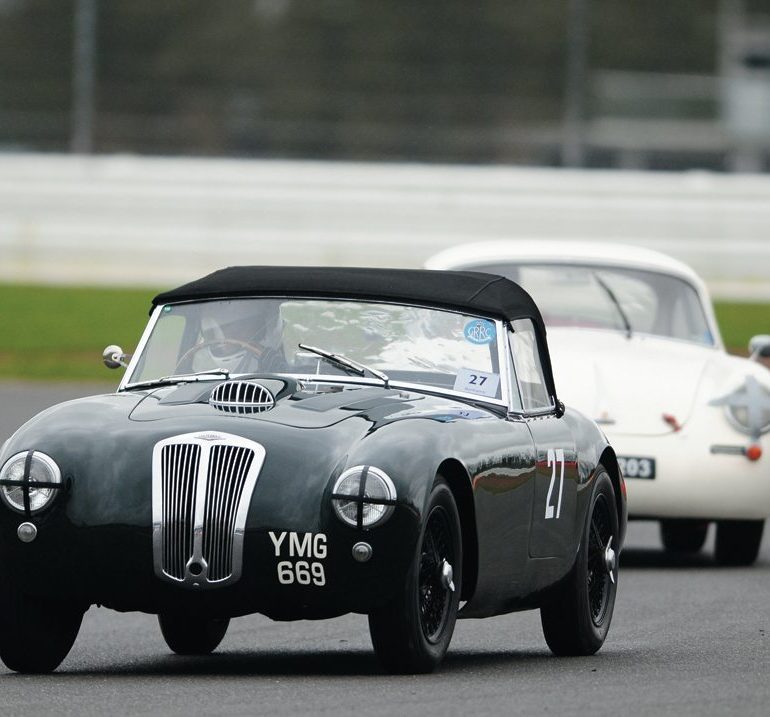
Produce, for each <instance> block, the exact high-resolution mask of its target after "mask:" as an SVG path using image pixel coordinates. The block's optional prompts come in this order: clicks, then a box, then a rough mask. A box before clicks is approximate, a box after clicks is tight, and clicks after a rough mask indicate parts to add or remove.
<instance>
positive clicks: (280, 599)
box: [0, 511, 418, 620]
mask: <svg viewBox="0 0 770 717" xmlns="http://www.w3.org/2000/svg"><path fill="white" fill-rule="evenodd" d="M23 520H24V519H23V516H20V517H19V519H18V520H15V521H14V520H8V516H6V517H5V519H4V520H3V524H2V528H1V529H0V564H1V566H2V567H0V571H1V572H2V576H1V577H2V578H3V579H10V580H12V581H13V582H14V584H15V585H16V586H17V587H18V588H19V589H20V590H21V591H22V592H24V593H27V594H32V595H37V596H40V597H46V598H49V599H53V600H72V601H76V602H80V603H81V604H83V605H91V604H100V605H104V606H106V607H110V608H113V609H115V610H120V611H136V610H138V611H142V612H148V613H159V612H166V611H183V612H187V613H190V614H195V615H205V616H211V617H237V616H240V615H246V614H251V613H262V614H265V615H267V616H268V617H271V618H273V619H277V620H296V619H320V618H328V617H335V616H337V615H342V614H345V613H348V612H359V613H368V612H371V611H372V610H374V609H376V608H377V607H380V606H382V605H383V604H385V603H386V602H387V601H388V600H389V599H390V598H391V597H392V596H393V595H394V594H395V592H396V591H397V590H398V589H399V586H401V585H403V580H404V576H405V575H406V571H407V569H408V566H409V564H410V562H411V560H412V558H413V555H414V546H415V544H416V540H417V534H418V531H417V527H416V522H415V521H412V520H410V519H409V516H408V514H407V513H406V511H404V512H403V513H402V516H401V520H398V519H397V517H396V515H394V516H393V518H392V519H391V520H390V521H389V522H388V524H386V525H384V526H381V527H379V528H377V529H375V530H372V531H357V530H355V529H348V528H347V527H346V526H342V525H339V526H336V525H335V526H331V527H330V529H328V532H327V533H325V540H324V541H323V542H322V543H319V541H317V540H316V541H315V545H316V547H317V548H320V546H321V544H323V548H324V549H323V550H315V551H313V550H312V548H311V550H309V551H305V554H300V553H301V552H303V551H302V550H301V549H297V550H294V551H293V552H294V554H292V551H291V550H290V548H291V542H290V540H291V539H290V533H288V532H287V534H286V537H285V538H284V540H283V541H282V542H281V546H280V550H279V549H278V548H277V547H276V541H275V540H274V539H271V537H270V532H271V531H270V530H267V529H264V530H261V529H254V530H249V531H247V533H246V535H245V541H244V560H243V573H242V575H241V578H240V579H239V580H238V581H237V582H235V583H232V584H230V585H227V586H224V587H206V588H198V589H195V588H192V587H183V586H181V585H178V584H174V583H172V582H169V581H167V580H165V579H162V578H159V577H158V576H157V575H156V574H155V571H154V568H153V550H152V530H151V528H149V527H147V528H133V527H129V526H101V527H91V528H76V527H74V526H71V525H61V524H58V525H57V524H56V523H59V521H54V524H50V523H49V524H47V525H40V526H39V531H38V536H37V538H36V539H35V540H34V541H33V542H31V543H23V542H21V541H20V540H19V539H18V537H17V536H16V528H17V527H18V524H19V523H21V522H23ZM281 532H283V531H280V530H278V529H273V535H274V538H275V537H276V536H280V533H281ZM303 538H304V534H299V535H298V538H297V539H295V541H294V547H295V548H298V546H303V547H305V548H307V546H308V545H310V546H312V545H313V541H312V540H309V541H306V540H304V539H303ZM362 540H363V541H366V542H368V543H369V544H370V545H371V547H372V557H371V559H370V560H368V561H367V562H358V561H356V560H355V559H354V557H353V553H352V549H353V545H355V544H356V543H357V542H359V541H362ZM276 553H278V554H276ZM313 565H316V566H319V565H320V566H321V567H313ZM279 568H280V569H279ZM289 579H290V580H291V582H290V583H288V584H287V580H289ZM305 581H307V584H301V583H303V582H305Z"/></svg>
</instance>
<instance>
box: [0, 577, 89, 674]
mask: <svg viewBox="0 0 770 717" xmlns="http://www.w3.org/2000/svg"><path fill="white" fill-rule="evenodd" d="M0 580H2V585H0V659H2V661H3V663H4V664H5V666H6V667H7V668H8V669H9V670H14V671H15V672H26V673H44V672H53V671H54V670H55V669H56V668H57V667H58V666H59V665H60V664H61V663H62V660H64V658H65V657H66V656H67V655H68V654H69V651H70V649H71V648H72V645H73V644H74V643H75V639H76V638H77V636H78V632H79V630H80V623H81V622H82V621H83V612H84V610H83V609H82V608H81V607H79V606H77V605H74V604H71V603H61V602H53V601H48V600H42V599H40V598H36V597H31V596H29V595H23V594H21V593H19V592H17V591H16V590H15V589H14V588H13V586H12V585H11V584H10V583H9V581H8V580H7V578H6V577H5V576H2V577H0Z"/></svg>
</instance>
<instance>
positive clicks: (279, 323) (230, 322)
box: [125, 298, 502, 401]
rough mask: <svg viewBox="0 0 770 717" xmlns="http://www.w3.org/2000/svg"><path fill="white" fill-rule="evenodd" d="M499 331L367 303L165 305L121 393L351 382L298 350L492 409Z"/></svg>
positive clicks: (330, 364) (497, 388) (460, 317)
mask: <svg viewBox="0 0 770 717" xmlns="http://www.w3.org/2000/svg"><path fill="white" fill-rule="evenodd" d="M501 329H502V327H501V322H499V321H494V320H490V319H485V318H482V317H478V316H470V315H466V314H461V313H455V312H452V311H444V310H440V309H432V308H425V307H416V306H404V305H396V304H386V303H374V302H371V303H367V302H359V301H355V302H354V301H345V300H318V299H296V298H252V299H231V300H219V301H205V302H195V303H181V304H168V305H165V306H162V307H160V308H159V309H157V310H156V315H155V317H154V322H151V324H150V330H149V332H148V334H147V335H146V339H145V340H144V341H143V344H142V345H141V346H140V350H139V353H138V355H137V356H136V357H135V359H134V361H133V363H132V366H131V369H130V374H129V375H128V376H127V377H126V380H125V385H128V386H130V385H131V384H135V383H143V382H146V381H155V380H158V379H160V378H164V377H173V376H179V375H186V374H191V373H201V372H205V371H216V370H220V369H224V370H226V371H228V372H229V373H230V374H231V375H238V374H250V373H279V374H290V375H296V376H299V377H303V378H304V377H308V376H320V377H327V378H328V377H331V378H335V379H337V380H338V379H340V378H341V377H342V376H345V375H349V374H350V372H349V371H346V369H345V368H344V367H343V366H341V365H340V364H339V363H338V362H335V361H334V360H329V359H328V358H323V357H322V356H319V355H318V354H317V353H313V351H311V350H308V349H307V348H300V346H299V344H303V345H305V346H308V347H317V348H318V349H321V350H322V351H325V352H330V353H334V354H338V355H342V356H343V357H344V358H346V359H351V360H352V361H355V362H358V363H359V364H363V365H364V366H366V367H368V368H372V369H375V370H377V371H380V372H384V373H386V374H387V376H388V378H389V379H390V380H391V381H393V382H401V383H405V384H422V385H425V386H429V387H432V388H438V389H444V390H447V391H454V392H459V393H467V394H473V395H476V396H481V397H484V398H487V399H493V400H498V401H500V400H502V393H501V391H502V389H501V385H502V382H501V380H500V365H499V362H500V358H499V353H498V335H499V334H500V332H501ZM474 376H475V379H474V378H473V377H474ZM372 378H375V377H373V376H372V375H371V374H367V379H372ZM375 380H376V378H375ZM479 382H480V385H479Z"/></svg>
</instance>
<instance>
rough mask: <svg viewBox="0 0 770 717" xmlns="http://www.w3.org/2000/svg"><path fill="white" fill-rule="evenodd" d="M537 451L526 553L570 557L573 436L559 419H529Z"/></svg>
mask: <svg viewBox="0 0 770 717" xmlns="http://www.w3.org/2000/svg"><path fill="white" fill-rule="evenodd" d="M527 426H528V427H529V430H530V431H531V433H532V438H533V439H534V442H535V446H536V454H537V469H536V473H535V492H534V503H533V507H532V526H531V529H530V534H529V555H530V557H533V558H550V557H558V558H570V557H571V552H573V551H574V527H575V514H576V511H577V484H578V467H577V451H576V448H575V439H574V438H573V436H572V432H571V431H570V429H569V427H568V426H567V423H566V421H564V419H563V418H557V417H556V416H555V415H550V416H545V417H538V418H530V419H528V421H527Z"/></svg>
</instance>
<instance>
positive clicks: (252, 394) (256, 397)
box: [209, 381, 275, 415]
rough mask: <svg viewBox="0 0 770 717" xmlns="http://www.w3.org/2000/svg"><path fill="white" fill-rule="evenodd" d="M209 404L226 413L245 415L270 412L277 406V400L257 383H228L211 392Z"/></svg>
mask: <svg viewBox="0 0 770 717" xmlns="http://www.w3.org/2000/svg"><path fill="white" fill-rule="evenodd" d="M209 404H210V405H212V406H213V407H214V408H216V409H218V410H220V411H224V412H225V413H236V414H239V415H245V414H250V413H262V411H269V410H270V409H271V408H272V407H273V406H275V399H274V398H273V394H271V393H270V391H268V390H267V389H266V388H265V387H264V386H263V385H262V384H261V383H257V382H256V381H226V382H225V383H220V384H219V385H218V386H217V387H216V388H215V389H214V390H213V391H212V392H211V396H210V398H209Z"/></svg>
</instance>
